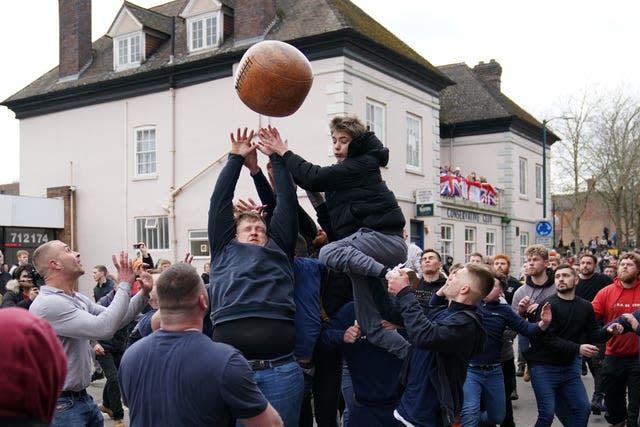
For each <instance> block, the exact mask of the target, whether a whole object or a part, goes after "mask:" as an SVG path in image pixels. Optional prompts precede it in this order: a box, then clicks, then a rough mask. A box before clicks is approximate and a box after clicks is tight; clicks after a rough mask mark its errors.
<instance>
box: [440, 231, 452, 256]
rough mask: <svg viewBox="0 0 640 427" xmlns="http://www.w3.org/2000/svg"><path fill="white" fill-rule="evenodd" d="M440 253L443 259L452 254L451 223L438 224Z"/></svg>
mask: <svg viewBox="0 0 640 427" xmlns="http://www.w3.org/2000/svg"><path fill="white" fill-rule="evenodd" d="M440 255H441V257H442V259H443V260H444V259H447V257H448V256H451V257H452V256H453V225H451V224H442V225H441V226H440Z"/></svg>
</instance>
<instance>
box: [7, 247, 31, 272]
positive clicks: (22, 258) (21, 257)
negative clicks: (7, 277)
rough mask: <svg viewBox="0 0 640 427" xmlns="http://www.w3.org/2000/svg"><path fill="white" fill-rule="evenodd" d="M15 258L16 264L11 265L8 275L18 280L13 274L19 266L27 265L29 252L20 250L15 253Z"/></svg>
mask: <svg viewBox="0 0 640 427" xmlns="http://www.w3.org/2000/svg"><path fill="white" fill-rule="evenodd" d="M16 258H17V259H18V263H17V264H13V265H12V266H11V268H10V269H9V274H11V275H12V276H13V278H14V279H18V277H17V276H16V275H15V274H14V272H15V270H16V268H18V267H19V266H21V265H28V264H29V251H26V250H24V249H20V250H19V251H18V252H16Z"/></svg>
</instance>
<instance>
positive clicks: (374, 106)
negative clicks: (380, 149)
mask: <svg viewBox="0 0 640 427" xmlns="http://www.w3.org/2000/svg"><path fill="white" fill-rule="evenodd" d="M385 115H386V106H385V105H384V104H381V103H380V102H377V101H374V100H372V99H367V103H366V114H365V117H366V123H365V124H366V125H367V128H368V129H369V130H370V131H371V132H373V133H375V134H376V136H377V137H378V139H379V140H380V142H382V144H383V145H384V139H385V138H384V132H385Z"/></svg>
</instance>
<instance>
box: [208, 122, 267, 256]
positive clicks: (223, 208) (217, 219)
mask: <svg viewBox="0 0 640 427" xmlns="http://www.w3.org/2000/svg"><path fill="white" fill-rule="evenodd" d="M252 138H253V131H251V132H250V133H248V131H247V128H244V131H241V130H240V129H239V128H238V130H237V131H236V134H235V135H234V134H233V133H231V152H230V153H229V157H228V159H227V164H226V165H225V166H224V168H222V171H221V172H220V175H219V176H218V181H217V182H216V185H215V188H214V189H213V194H212V195H211V201H210V204H209V227H208V229H209V246H210V248H211V258H213V257H214V256H215V254H217V252H219V251H220V250H221V249H222V248H223V247H224V246H225V245H226V244H227V243H229V242H230V241H231V239H233V237H234V236H235V222H234V219H233V194H234V192H235V189H236V184H237V182H238V177H239V176H240V170H241V169H242V164H243V163H244V160H245V157H246V156H248V155H249V154H251V153H252V152H255V150H256V147H255V146H254V145H252V144H251V139H252Z"/></svg>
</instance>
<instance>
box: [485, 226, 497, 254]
mask: <svg viewBox="0 0 640 427" xmlns="http://www.w3.org/2000/svg"><path fill="white" fill-rule="evenodd" d="M484 253H485V255H486V256H495V255H496V231H495V230H487V231H485V251H484Z"/></svg>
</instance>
